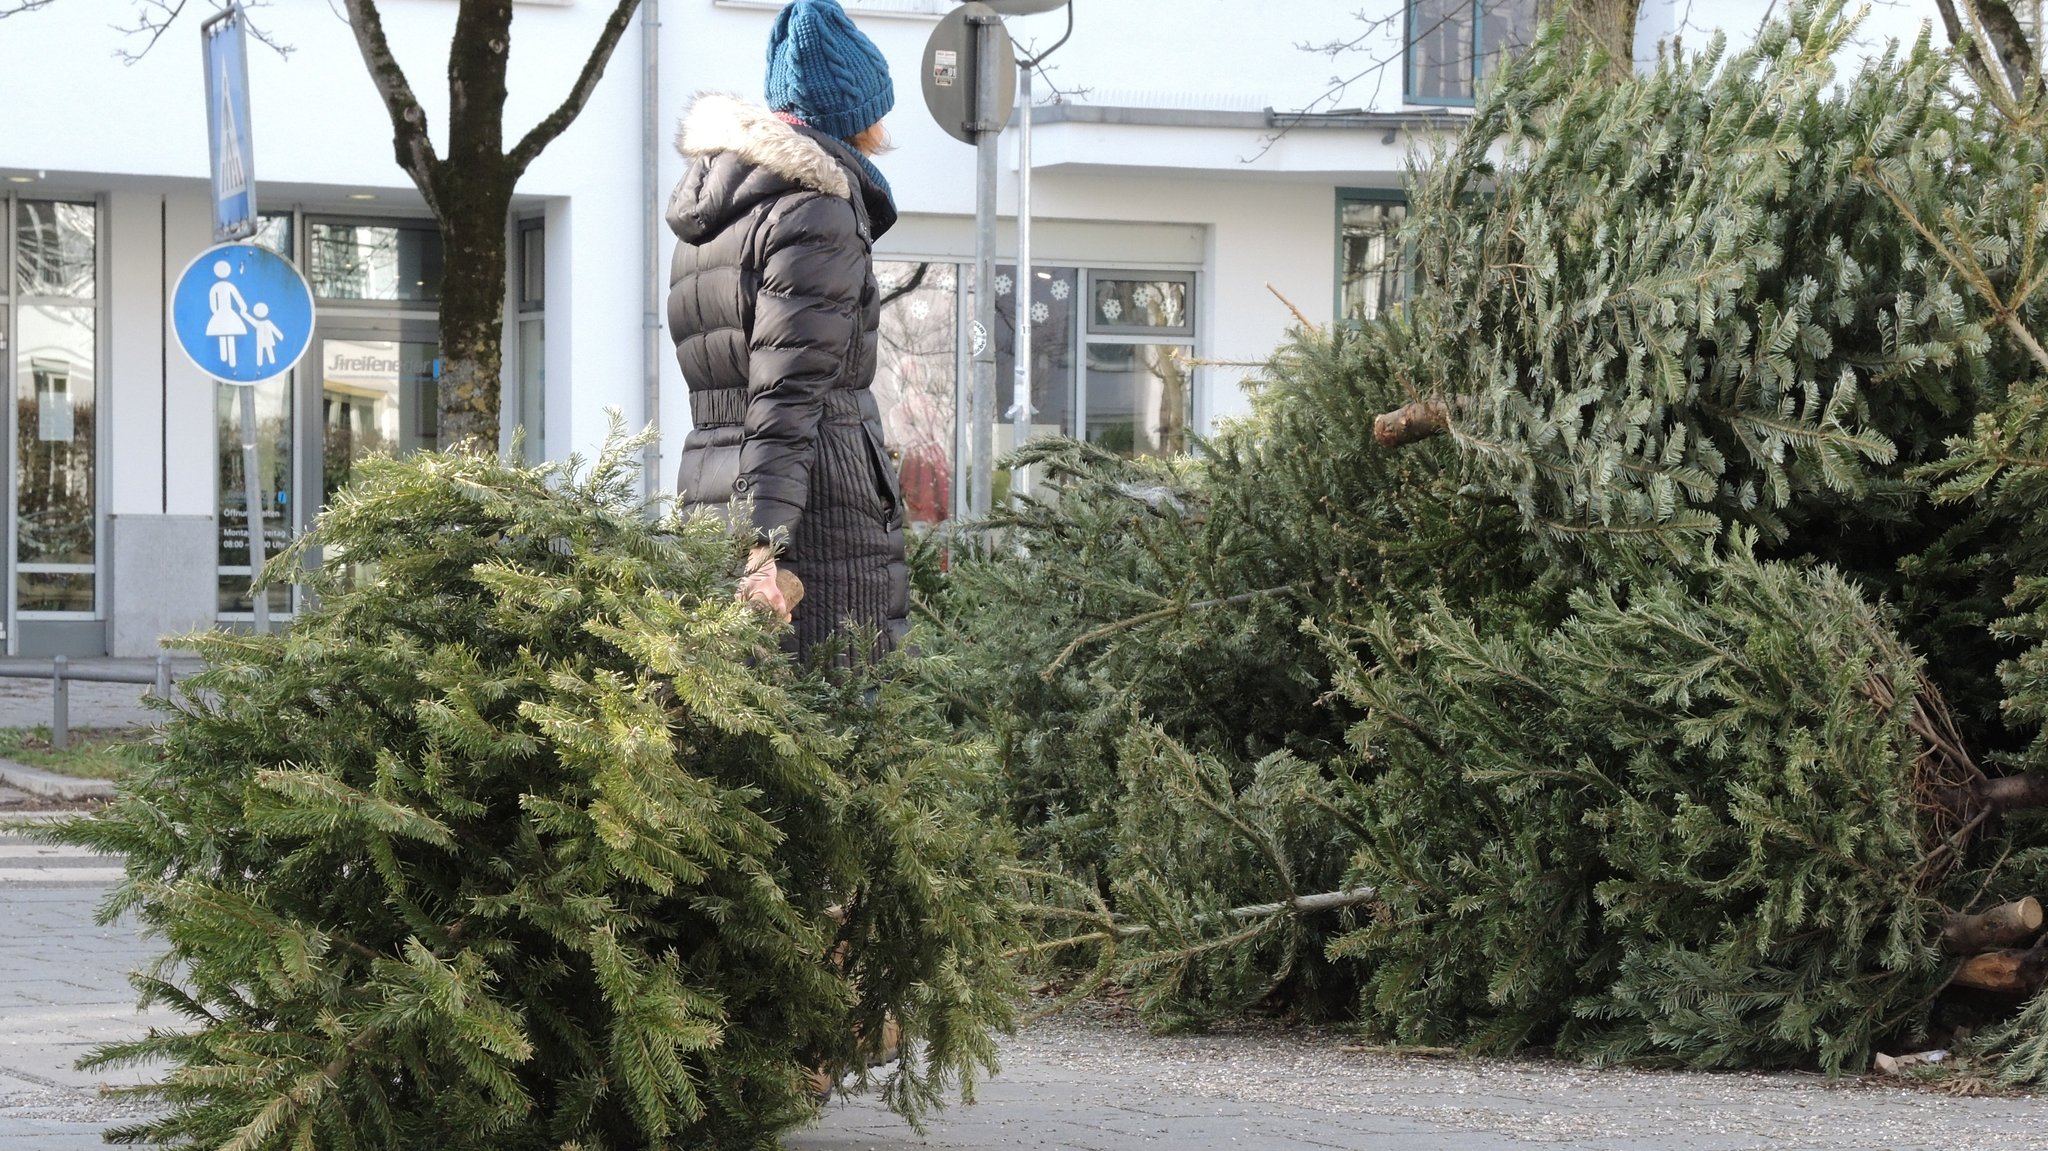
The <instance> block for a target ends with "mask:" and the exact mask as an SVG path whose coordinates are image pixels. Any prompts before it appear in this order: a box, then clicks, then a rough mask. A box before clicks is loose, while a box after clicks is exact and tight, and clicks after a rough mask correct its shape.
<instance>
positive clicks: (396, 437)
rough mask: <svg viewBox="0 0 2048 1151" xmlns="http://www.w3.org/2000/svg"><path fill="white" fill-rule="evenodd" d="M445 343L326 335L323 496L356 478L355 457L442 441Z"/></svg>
mask: <svg viewBox="0 0 2048 1151" xmlns="http://www.w3.org/2000/svg"><path fill="white" fill-rule="evenodd" d="M439 355H440V351H439V347H438V345H436V344H435V343H434V342H433V341H431V340H338V339H327V340H321V341H320V365H321V426H322V427H323V428H324V430H325V438H326V443H325V450H324V454H323V455H322V458H321V471H322V475H321V485H320V502H321V503H322V504H327V503H330V502H332V501H333V499H334V494H335V493H336V492H338V491H340V490H341V489H342V488H345V487H347V486H348V484H349V481H350V480H351V479H353V478H354V475H355V464H356V461H358V460H360V459H362V458H363V457H365V456H368V455H372V454H382V455H389V456H402V455H406V454H408V453H410V452H414V451H418V450H420V449H422V448H426V449H432V448H435V447H438V446H439V445H440V439H441V432H440V416H441V389H440V384H439V378H440V360H439V359H438V357H439Z"/></svg>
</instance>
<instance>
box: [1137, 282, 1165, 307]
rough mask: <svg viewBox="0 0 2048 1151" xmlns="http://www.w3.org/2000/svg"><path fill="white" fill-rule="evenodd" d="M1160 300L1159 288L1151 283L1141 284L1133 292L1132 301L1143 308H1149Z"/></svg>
mask: <svg viewBox="0 0 2048 1151" xmlns="http://www.w3.org/2000/svg"><path fill="white" fill-rule="evenodd" d="M1158 302H1159V289H1157V288H1155V287H1153V286H1152V285H1150V284H1139V285H1138V286H1137V288H1136V289H1135V290H1134V291H1132V292H1131V303H1133V304H1136V305H1137V306H1139V307H1141V308H1149V307H1151V306H1152V305H1154V304H1156V303H1158Z"/></svg>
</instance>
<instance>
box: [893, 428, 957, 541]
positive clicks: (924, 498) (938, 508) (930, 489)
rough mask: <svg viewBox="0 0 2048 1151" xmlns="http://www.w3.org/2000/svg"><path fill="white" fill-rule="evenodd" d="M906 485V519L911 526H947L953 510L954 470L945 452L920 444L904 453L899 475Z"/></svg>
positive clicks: (932, 445)
mask: <svg viewBox="0 0 2048 1151" xmlns="http://www.w3.org/2000/svg"><path fill="white" fill-rule="evenodd" d="M898 476H899V478H900V480H901V482H902V484H903V506H904V509H905V512H906V515H905V518H906V519H908V520H909V521H910V522H911V523H919V524H936V523H944V522H945V521H946V520H947V519H948V518H950V516H951V514H952V510H953V500H952V488H953V467H952V464H951V463H949V462H948V461H947V459H946V453H945V449H943V448H941V447H939V446H938V445H937V444H918V445H916V446H914V447H911V448H908V449H906V450H905V451H904V453H903V466H902V468H901V469H900V470H899V472H898Z"/></svg>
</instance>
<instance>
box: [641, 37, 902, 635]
mask: <svg viewBox="0 0 2048 1151" xmlns="http://www.w3.org/2000/svg"><path fill="white" fill-rule="evenodd" d="M767 88H768V100H769V102H768V105H767V106H761V105H754V104H749V103H746V102H744V101H741V100H738V99H735V98H733V97H730V96H723V95H706V96H701V97H699V98H698V99H697V101H696V102H695V103H694V104H693V105H692V106H691V109H690V111H689V114H688V115H687V116H686V117H685V118H684V121H683V126H682V131H681V133H680V135H679V137H678V140H677V147H678V149H679V150H680V151H681V152H682V153H683V155H684V157H685V158H686V159H687V160H688V161H689V168H688V171H687V172H686V173H685V174H684V176H683V179H682V182H681V183H680V184H678V185H677V186H676V190H675V194H674V195H673V196H672V197H671V198H670V200H669V206H668V212H667V217H668V224H669V227H670V228H671V229H672V230H673V231H674V232H675V234H676V236H677V237H678V238H679V241H680V242H679V243H677V245H676V251H675V260H674V263H673V264H672V266H671V268H670V274H669V295H668V324H669V334H670V336H671V337H672V338H673V339H674V340H675V345H676V356H677V359H678V360H679V361H680V362H681V363H682V368H683V376H684V378H685V380H686V381H687V382H688V384H689V388H690V419H691V423H692V425H693V426H692V428H691V431H690V433H689V435H688V437H686V438H685V439H684V441H683V456H682V465H681V469H680V472H679V474H678V477H677V488H678V489H679V491H680V493H681V496H682V499H683V501H684V503H685V505H686V506H690V507H708V508H713V509H715V510H717V511H719V512H720V513H721V514H724V515H727V516H729V517H732V518H739V517H742V516H744V517H746V522H747V523H748V524H749V526H750V527H751V529H752V530H753V532H754V533H755V536H754V538H755V546H754V549H753V553H752V557H751V560H750V562H749V564H748V571H747V575H746V577H745V580H744V582H743V583H742V585H741V588H740V595H741V596H742V597H744V598H748V599H752V600H755V601H757V602H760V603H762V604H764V605H766V606H767V607H769V608H772V609H774V610H776V611H777V612H779V613H781V614H783V615H784V617H785V618H789V619H791V622H792V623H793V624H794V631H795V637H794V639H795V645H796V649H797V652H798V654H799V655H800V656H801V655H802V654H804V653H806V652H807V651H808V650H809V649H810V648H811V647H812V646H814V645H816V644H818V643H820V642H822V641H824V640H826V639H828V638H832V637H833V636H834V635H835V633H841V634H840V638H841V639H842V640H851V639H853V638H854V637H853V636H850V635H846V634H844V633H843V632H842V629H843V628H845V627H846V626H847V625H849V624H850V625H851V626H852V627H853V628H855V629H857V630H859V631H865V632H874V633H879V637H880V644H879V645H878V648H877V650H878V651H881V650H887V649H888V648H890V647H893V646H895V645H896V644H897V643H898V642H900V640H901V639H902V636H903V633H904V631H905V630H906V628H907V621H908V616H909V583H908V578H907V575H906V572H905V568H904V562H903V496H902V492H901V489H900V487H899V486H898V483H897V479H896V474H895V469H894V468H893V467H892V466H891V464H890V461H889V455H888V452H887V451H886V450H885V448H884V447H883V443H882V419H881V412H880V410H879V409H878V408H877V407H876V405H875V398H874V394H873V393H872V392H871V391H870V390H869V385H870V384H871V383H872V382H873V380H874V376H875V331H876V328H877V325H878V322H879V319H880V311H881V309H880V304H879V302H878V300H879V293H878V292H877V291H876V287H875V276H874V261H873V256H872V251H871V249H872V245H873V243H874V241H875V239H876V238H877V237H879V236H881V235H882V233H883V232H885V231H887V230H888V229H889V227H890V225H892V224H894V223H895V222H896V206H895V202H894V200H893V199H892V198H891V196H890V193H889V187H888V183H887V181H885V180H884V179H883V178H882V175H881V173H880V172H879V171H877V170H876V169H875V167H874V165H873V164H872V163H871V162H869V160H868V158H867V154H868V153H870V152H872V151H874V150H876V149H877V147H878V145H879V142H880V138H881V133H880V121H881V119H882V116H883V115H884V114H885V113H887V112H888V110H889V108H890V106H891V105H892V104H893V102H894V92H893V89H892V88H891V87H890V84H889V75H888V67H887V64H886V62H885V61H883V59H882V56H881V53H880V52H879V51H878V50H876V48H875V46H874V44H873V43H872V42H870V41H869V40H868V39H867V37H866V36H864V35H862V34H861V33H860V32H859V31H858V30H857V29H855V28H854V26H853V23H852V21H851V20H849V19H848V18H847V16H846V14H845V12H843V11H842V10H841V9H840V8H839V6H838V4H837V3H836V0H796V2H795V3H793V4H790V5H789V6H788V7H786V8H784V9H783V10H782V12H781V13H780V14H779V15H778V16H777V18H776V22H775V30H774V33H773V35H772V37H771V39H770V43H769V67H768V84H767ZM779 570H780V571H788V572H790V573H792V574H794V575H795V576H797V578H798V579H799V580H800V581H801V582H802V586H803V590H804V594H803V596H802V598H801V601H800V602H799V603H798V604H797V605H796V606H795V609H794V612H793V615H792V613H791V610H790V605H789V604H788V602H787V600H786V599H785V597H784V595H783V593H782V591H781V589H780V588H779V587H778V583H777V579H776V575H777V572H778V571H779Z"/></svg>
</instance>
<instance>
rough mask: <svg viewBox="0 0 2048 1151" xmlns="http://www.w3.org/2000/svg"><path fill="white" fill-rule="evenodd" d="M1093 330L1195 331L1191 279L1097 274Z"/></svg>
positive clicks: (1090, 325) (1091, 317)
mask: <svg viewBox="0 0 2048 1151" xmlns="http://www.w3.org/2000/svg"><path fill="white" fill-rule="evenodd" d="M1093 287H1094V290H1093V293H1092V295H1091V300H1092V305H1091V306H1092V308H1093V310H1092V311H1091V312H1089V314H1088V329H1089V330H1090V331H1097V332H1102V331H1109V332H1113V331H1122V330H1132V331H1162V332H1173V333H1176V334H1182V333H1189V332H1192V331H1194V319H1193V317H1192V316H1191V315H1189V312H1188V282H1187V281H1186V280H1180V279H1172V280H1166V279H1123V278H1120V277H1114V276H1101V275H1098V276H1095V277H1093Z"/></svg>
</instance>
